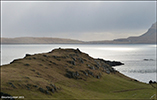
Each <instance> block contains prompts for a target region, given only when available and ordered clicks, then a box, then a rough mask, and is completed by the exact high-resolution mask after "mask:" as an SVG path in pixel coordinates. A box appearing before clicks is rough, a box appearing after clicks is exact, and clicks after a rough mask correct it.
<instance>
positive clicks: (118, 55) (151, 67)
mask: <svg viewBox="0 0 157 100" xmlns="http://www.w3.org/2000/svg"><path fill="white" fill-rule="evenodd" d="M59 47H61V48H74V49H76V48H79V49H80V50H81V51H82V52H85V53H88V54H89V55H90V56H92V57H94V58H103V59H105V60H112V61H113V60H115V61H121V62H123V63H124V64H125V65H122V66H117V67H115V69H117V70H118V71H120V72H121V73H123V74H125V75H127V76H129V77H132V78H134V79H137V80H139V81H141V82H146V83H148V82H149V80H153V81H157V79H156V73H157V68H156V47H157V45H150V44H129V45H128V44H123V45H120V44H31V45H26V44H25V45H1V65H5V64H9V63H10V62H11V61H13V60H14V59H17V58H23V57H24V56H25V54H27V53H29V54H37V53H43V52H49V51H51V50H52V49H55V48H59ZM144 59H151V60H148V61H146V60H144Z"/></svg>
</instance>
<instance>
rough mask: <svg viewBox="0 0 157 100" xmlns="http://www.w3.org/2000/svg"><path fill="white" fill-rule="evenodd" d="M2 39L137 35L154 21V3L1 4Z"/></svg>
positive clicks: (80, 38) (108, 37)
mask: <svg viewBox="0 0 157 100" xmlns="http://www.w3.org/2000/svg"><path fill="white" fill-rule="evenodd" d="M1 5H2V7H1V8H2V9H1V11H2V15H1V16H2V37H23V36H27V37H31V36H33V37H58V38H71V39H78V40H85V41H89V40H109V39H115V38H120V37H122V38H123V37H128V36H138V35H141V34H143V33H144V32H146V31H147V29H148V28H150V26H151V25H152V24H153V23H154V22H156V1H147V2H146V1H134V2H133V1H132V2H131V1H128V2H124V1H117V2H116V1H111V2H109V1H108V2H107V1H103V2H102V1H101V2H100V1H99V2H90V1H86V2H81V1H75V2H72V1H71V2H67V1H65V2H63V1H60V2H57V1H55V2H52V1H51V2H39V1H38V2H32V1H29V2H26V1H25V2H15V1H14V2H4V1H3V2H2V3H1Z"/></svg>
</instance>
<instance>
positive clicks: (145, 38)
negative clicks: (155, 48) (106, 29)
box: [1, 22, 157, 44]
mask: <svg viewBox="0 0 157 100" xmlns="http://www.w3.org/2000/svg"><path fill="white" fill-rule="evenodd" d="M156 24H157V22H155V23H154V24H152V26H151V27H150V28H149V29H148V30H147V32H145V33H144V34H142V35H140V36H130V37H128V38H119V39H114V40H103V41H87V42H85V41H81V40H74V39H65V38H51V37H17V38H1V44H59V43H61V44H156V43H157V41H156V32H157V30H156Z"/></svg>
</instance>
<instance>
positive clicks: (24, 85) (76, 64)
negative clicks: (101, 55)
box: [1, 48, 156, 100]
mask: <svg viewBox="0 0 157 100" xmlns="http://www.w3.org/2000/svg"><path fill="white" fill-rule="evenodd" d="M121 64H122V63H121V62H115V61H113V62H111V61H105V60H103V59H94V58H92V57H90V56H89V55H88V54H85V53H82V52H81V51H80V50H79V49H76V50H74V49H61V48H59V49H54V50H52V51H51V52H48V53H42V54H34V55H30V54H26V56H25V57H24V58H23V59H17V60H14V61H13V62H11V63H10V64H8V65H3V66H1V94H2V93H3V94H4V93H6V94H8V95H11V96H23V97H24V98H25V99H28V100H30V99H41V100H42V99H150V98H152V99H155V98H156V89H155V88H152V87H151V86H150V85H149V84H145V83H141V82H138V81H137V80H134V79H131V78H129V77H126V76H124V75H123V74H121V73H119V72H118V71H116V70H115V69H114V68H113V67H112V66H116V65H121Z"/></svg>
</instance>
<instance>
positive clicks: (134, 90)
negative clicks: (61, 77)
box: [113, 88, 150, 93]
mask: <svg viewBox="0 0 157 100" xmlns="http://www.w3.org/2000/svg"><path fill="white" fill-rule="evenodd" d="M143 89H150V88H136V89H128V90H119V91H113V92H114V93H119V92H128V91H136V90H143Z"/></svg>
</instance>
